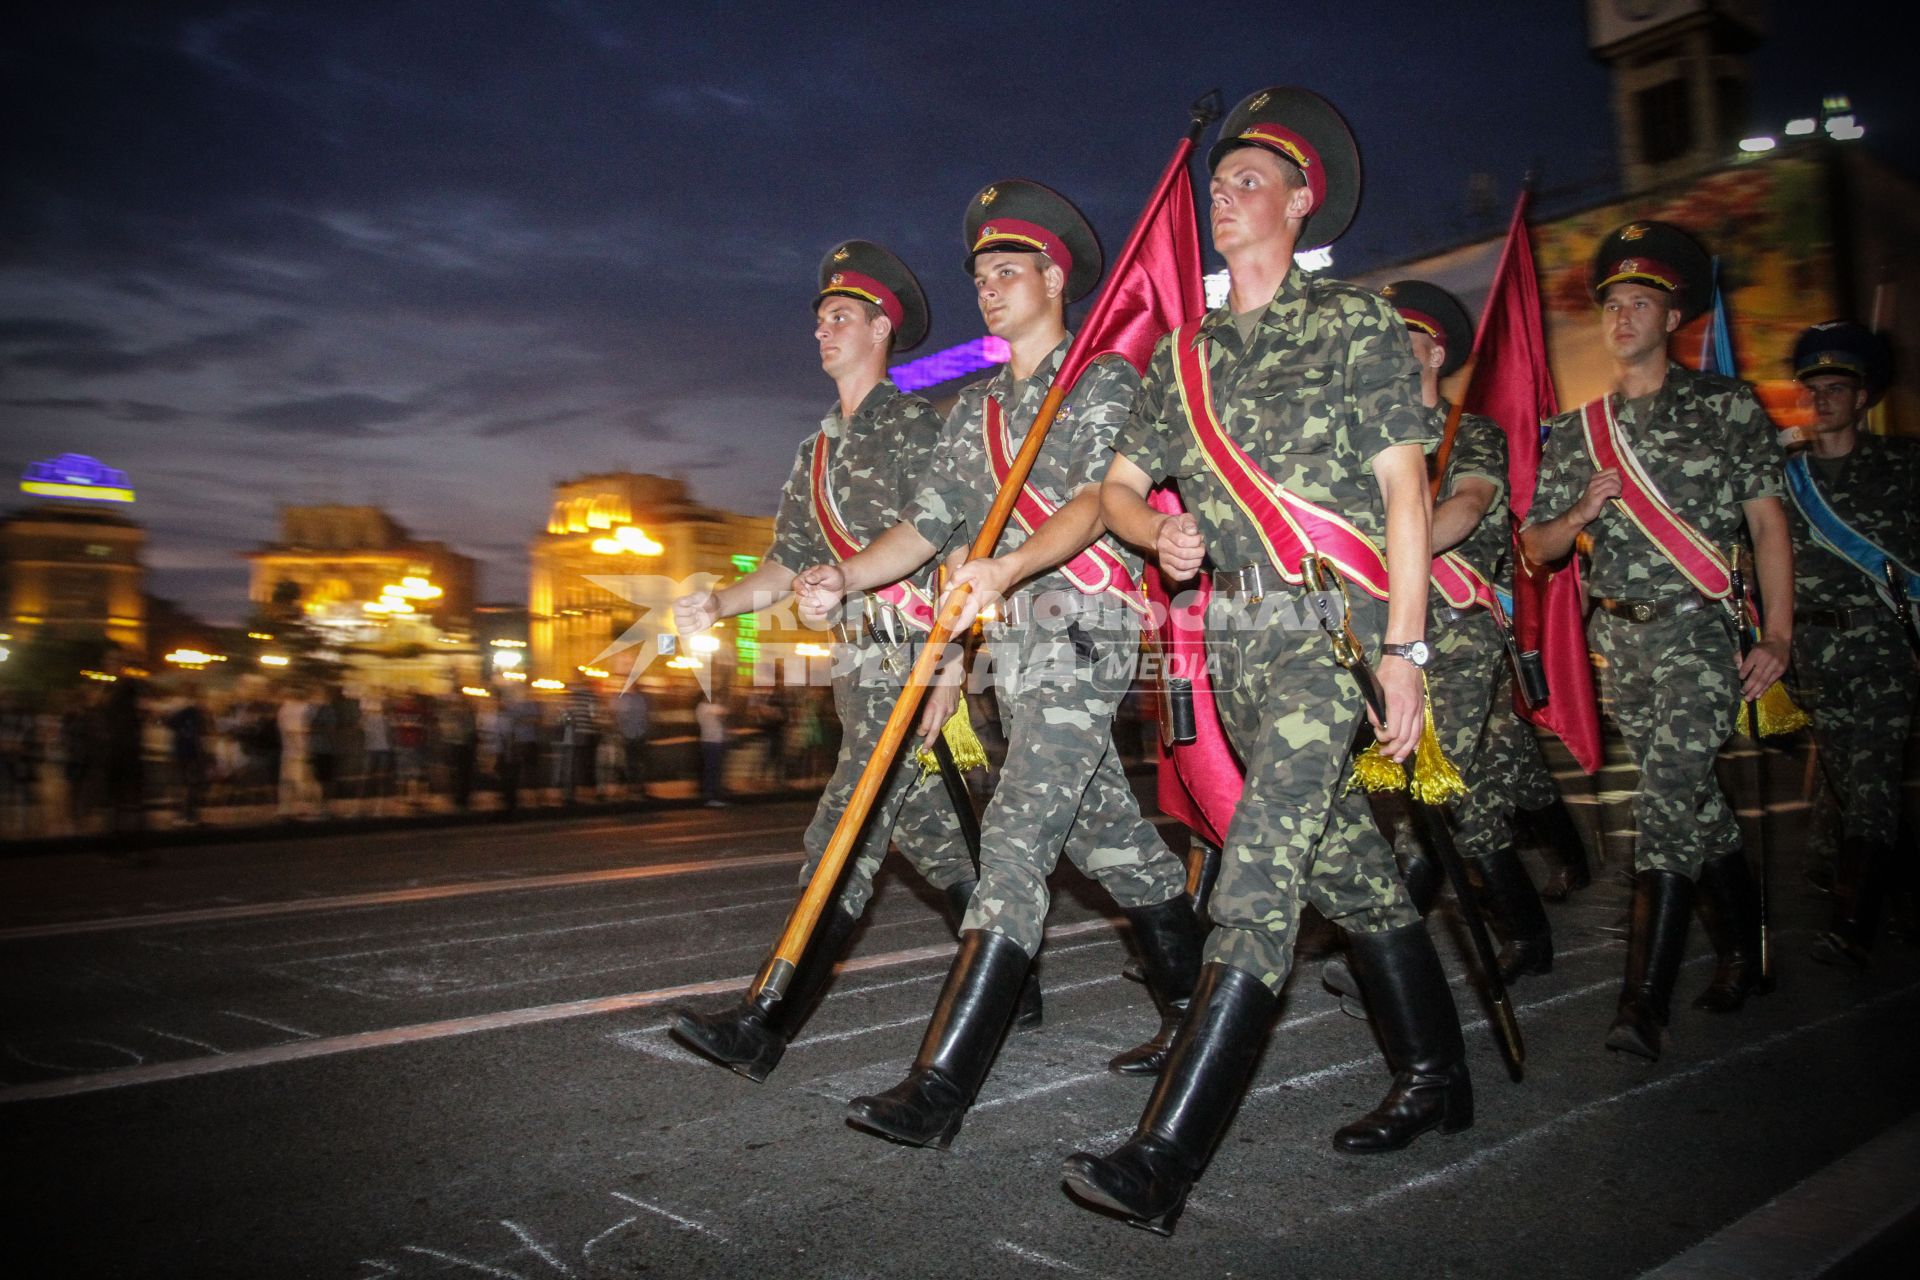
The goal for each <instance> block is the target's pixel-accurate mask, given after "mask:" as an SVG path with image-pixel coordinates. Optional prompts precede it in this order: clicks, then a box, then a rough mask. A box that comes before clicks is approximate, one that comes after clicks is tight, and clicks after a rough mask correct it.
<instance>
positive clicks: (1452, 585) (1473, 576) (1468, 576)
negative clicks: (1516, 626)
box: [1431, 551, 1502, 621]
mask: <svg viewBox="0 0 1920 1280" xmlns="http://www.w3.org/2000/svg"><path fill="white" fill-rule="evenodd" d="M1431 580H1432V582H1433V586H1434V589H1435V590H1436V591H1438V592H1439V593H1440V598H1441V599H1442V600H1445V601H1446V602H1447V603H1448V604H1449V605H1450V606H1452V607H1453V608H1455V609H1471V608H1473V607H1474V606H1475V605H1478V606H1479V607H1480V608H1482V609H1485V610H1486V611H1487V612H1488V613H1489V614H1491V615H1492V616H1493V617H1494V619H1495V620H1496V621H1497V620H1498V619H1499V618H1500V616H1501V612H1502V611H1501V610H1499V609H1496V608H1494V607H1493V600H1494V596H1493V584H1492V583H1491V582H1489V581H1487V579H1486V576H1485V575H1484V574H1482V573H1481V572H1480V571H1479V570H1478V569H1476V568H1474V567H1473V566H1472V565H1470V564H1468V563H1467V562H1466V560H1465V559H1464V558H1463V557H1462V556H1461V555H1460V554H1459V553H1458V552H1455V551H1443V552H1441V553H1440V554H1439V555H1437V556H1435V557H1434V558H1433V573H1432V575H1431Z"/></svg>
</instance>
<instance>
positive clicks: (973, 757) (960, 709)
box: [914, 698, 987, 778]
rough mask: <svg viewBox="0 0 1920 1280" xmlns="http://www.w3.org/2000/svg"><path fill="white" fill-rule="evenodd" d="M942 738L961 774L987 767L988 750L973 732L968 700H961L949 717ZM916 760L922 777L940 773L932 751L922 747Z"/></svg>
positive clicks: (937, 761) (941, 732) (915, 755)
mask: <svg viewBox="0 0 1920 1280" xmlns="http://www.w3.org/2000/svg"><path fill="white" fill-rule="evenodd" d="M940 736H941V737H943V738H945V739H946V740H947V750H949V751H951V752H953V762H954V763H955V764H957V765H959V766H960V772H962V773H967V772H969V771H971V770H974V769H984V768H986V767H987V748H986V747H985V745H983V744H982V743H981V741H980V735H979V734H977V733H975V732H974V731H973V721H972V720H971V719H969V718H968V717H967V700H966V699H965V698H962V699H960V705H959V706H957V707H955V708H954V709H953V714H952V715H950V716H948V717H947V723H946V724H945V725H944V726H942V727H941V729H940ZM914 759H915V760H916V761H917V762H918V763H919V765H920V776H921V777H923V778H928V777H932V776H933V775H934V774H936V773H938V772H940V761H939V759H938V758H937V757H936V756H935V755H934V754H933V752H932V751H931V750H929V749H928V748H926V747H921V748H920V750H919V751H917V752H915V753H914Z"/></svg>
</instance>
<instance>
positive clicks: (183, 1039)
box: [135, 1023, 226, 1053]
mask: <svg viewBox="0 0 1920 1280" xmlns="http://www.w3.org/2000/svg"><path fill="white" fill-rule="evenodd" d="M135 1025H137V1026H138V1027H139V1029H140V1030H142V1031H144V1032H146V1033H147V1034H148V1035H150V1036H159V1037H160V1038H161V1039H162V1040H177V1041H179V1042H180V1043H181V1044H190V1045H192V1046H193V1047H194V1048H196V1049H205V1050H206V1051H207V1052H208V1053H225V1052H226V1050H225V1049H222V1048H221V1047H220V1046H219V1045H217V1044H208V1043H207V1042H206V1041H205V1040H195V1039H194V1038H193V1037H192V1036H183V1035H180V1034H179V1033H177V1032H173V1031H162V1030H161V1029H160V1028H158V1027H149V1026H147V1025H146V1024H145V1023H137V1024H135Z"/></svg>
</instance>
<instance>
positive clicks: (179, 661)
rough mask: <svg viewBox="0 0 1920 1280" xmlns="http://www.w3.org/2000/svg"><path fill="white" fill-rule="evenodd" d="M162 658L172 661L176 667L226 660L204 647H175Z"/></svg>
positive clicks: (200, 665) (201, 665)
mask: <svg viewBox="0 0 1920 1280" xmlns="http://www.w3.org/2000/svg"><path fill="white" fill-rule="evenodd" d="M162 660H163V661H165V662H171V663H173V665H175V666H176V667H204V666H206V665H207V664H208V663H209V662H225V661H226V659H225V658H223V657H221V656H220V655H219V654H217V653H208V652H206V651H205V650H202V649H175V650H174V651H173V652H172V653H169V654H164V655H162Z"/></svg>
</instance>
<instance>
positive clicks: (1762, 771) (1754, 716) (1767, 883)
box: [1727, 547, 1773, 982]
mask: <svg viewBox="0 0 1920 1280" xmlns="http://www.w3.org/2000/svg"><path fill="white" fill-rule="evenodd" d="M1740 556H1741V549H1740V548H1739V547H1735V548H1734V553H1733V556H1732V557H1731V563H1730V564H1729V566H1728V570H1727V573H1728V576H1729V578H1730V579H1731V580H1732V584H1733V599H1734V606H1733V612H1734V620H1733V635H1734V641H1735V646H1736V647H1737V648H1738V649H1739V651H1740V664H1741V665H1742V666H1745V665H1746V661H1747V655H1748V654H1750V653H1752V652H1753V626H1752V623H1753V614H1752V610H1751V609H1750V607H1749V606H1748V604H1747V592H1746V577H1745V575H1744V574H1742V573H1741V571H1740ZM1734 674H1735V675H1738V674H1739V672H1737V671H1736V672H1735V673H1734ZM1745 703H1746V708H1747V733H1748V734H1749V736H1751V737H1752V738H1753V794H1754V797H1755V799H1756V800H1757V801H1758V802H1759V809H1760V812H1759V815H1758V816H1757V817H1755V818H1754V821H1753V830H1754V843H1755V844H1757V845H1759V846H1760V857H1759V862H1760V977H1761V980H1762V981H1769V982H1770V981H1772V979H1773V925H1772V921H1771V919H1770V917H1771V916H1772V914H1773V876H1772V873H1771V871H1770V869H1769V867H1768V865H1767V863H1768V859H1767V740H1766V738H1765V737H1763V736H1762V735H1761V733H1760V700H1759V699H1758V698H1747V699H1745Z"/></svg>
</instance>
